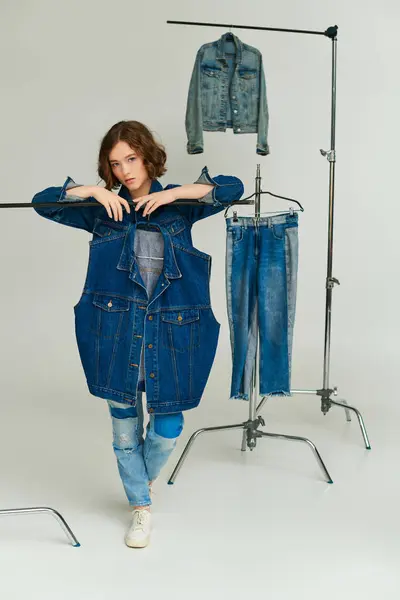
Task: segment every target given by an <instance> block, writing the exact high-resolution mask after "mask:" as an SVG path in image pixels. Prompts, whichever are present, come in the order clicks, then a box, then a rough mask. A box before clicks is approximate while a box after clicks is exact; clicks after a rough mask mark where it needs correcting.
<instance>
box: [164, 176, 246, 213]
mask: <svg viewBox="0 0 400 600" xmlns="http://www.w3.org/2000/svg"><path fill="white" fill-rule="evenodd" d="M194 183H202V184H209V185H213V186H214V187H213V189H212V190H210V191H209V192H208V193H207V194H206V195H205V196H203V197H202V198H199V205H198V206H190V205H187V206H184V205H178V208H179V210H180V211H181V212H182V213H184V215H185V216H186V218H187V219H188V220H189V221H190V223H191V224H193V223H195V222H196V221H199V220H200V219H205V218H206V217H211V216H212V215H216V214H217V213H219V212H221V211H223V210H225V208H226V207H227V206H228V205H229V204H231V203H232V202H235V201H236V200H240V198H241V197H242V195H243V192H244V186H243V183H242V181H241V180H240V179H239V178H238V177H234V176H233V175H216V176H215V177H211V175H210V174H209V172H208V168H207V167H204V168H203V170H202V172H201V174H200V177H199V178H198V179H197V180H196V181H194ZM168 187H176V186H167V188H168Z"/></svg>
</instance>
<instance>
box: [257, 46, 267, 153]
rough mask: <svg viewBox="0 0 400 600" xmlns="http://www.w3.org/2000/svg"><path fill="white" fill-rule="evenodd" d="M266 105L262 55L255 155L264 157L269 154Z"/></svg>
mask: <svg viewBox="0 0 400 600" xmlns="http://www.w3.org/2000/svg"><path fill="white" fill-rule="evenodd" d="M268 123H269V114H268V104H267V86H266V83H265V74H264V67H263V61H262V55H260V98H259V105H258V127H257V150H256V152H257V154H261V156H266V155H267V154H269V153H270V152H269V146H268Z"/></svg>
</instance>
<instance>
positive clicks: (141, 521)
mask: <svg viewBox="0 0 400 600" xmlns="http://www.w3.org/2000/svg"><path fill="white" fill-rule="evenodd" d="M145 512H147V511H145V510H139V511H138V512H137V515H136V523H135V527H136V528H139V527H140V528H143V525H145V524H146V521H147V515H145V514H144V513H145Z"/></svg>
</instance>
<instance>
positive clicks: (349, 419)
mask: <svg viewBox="0 0 400 600" xmlns="http://www.w3.org/2000/svg"><path fill="white" fill-rule="evenodd" d="M341 402H343V404H345V405H346V408H345V409H344V412H345V413H346V421H347V422H348V423H350V422H351V415H350V411H349V409H348V408H347V406H348V402H347V400H341Z"/></svg>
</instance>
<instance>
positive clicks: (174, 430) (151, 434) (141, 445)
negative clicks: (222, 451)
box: [107, 392, 184, 506]
mask: <svg viewBox="0 0 400 600" xmlns="http://www.w3.org/2000/svg"><path fill="white" fill-rule="evenodd" d="M107 403H108V408H109V411H110V415H111V419H112V428H113V449H114V453H115V456H116V458H117V464H118V471H119V474H120V477H121V480H122V484H123V486H124V489H125V493H126V496H127V498H128V501H129V505H130V506H148V505H150V504H151V498H150V494H149V482H150V481H154V479H156V477H157V476H158V475H159V473H160V471H161V469H162V468H163V466H164V465H165V464H166V462H167V460H168V458H169V457H170V455H171V453H172V451H173V450H174V448H175V446H176V442H177V438H178V437H179V435H180V434H181V432H182V429H183V423H184V418H183V414H182V413H181V412H178V413H170V414H165V415H164V414H161V415H150V416H149V422H148V424H147V428H146V437H143V433H144V411H143V394H142V393H141V392H139V393H138V401H137V406H136V407H134V406H129V405H127V404H122V403H120V402H115V401H114V400H107Z"/></svg>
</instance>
